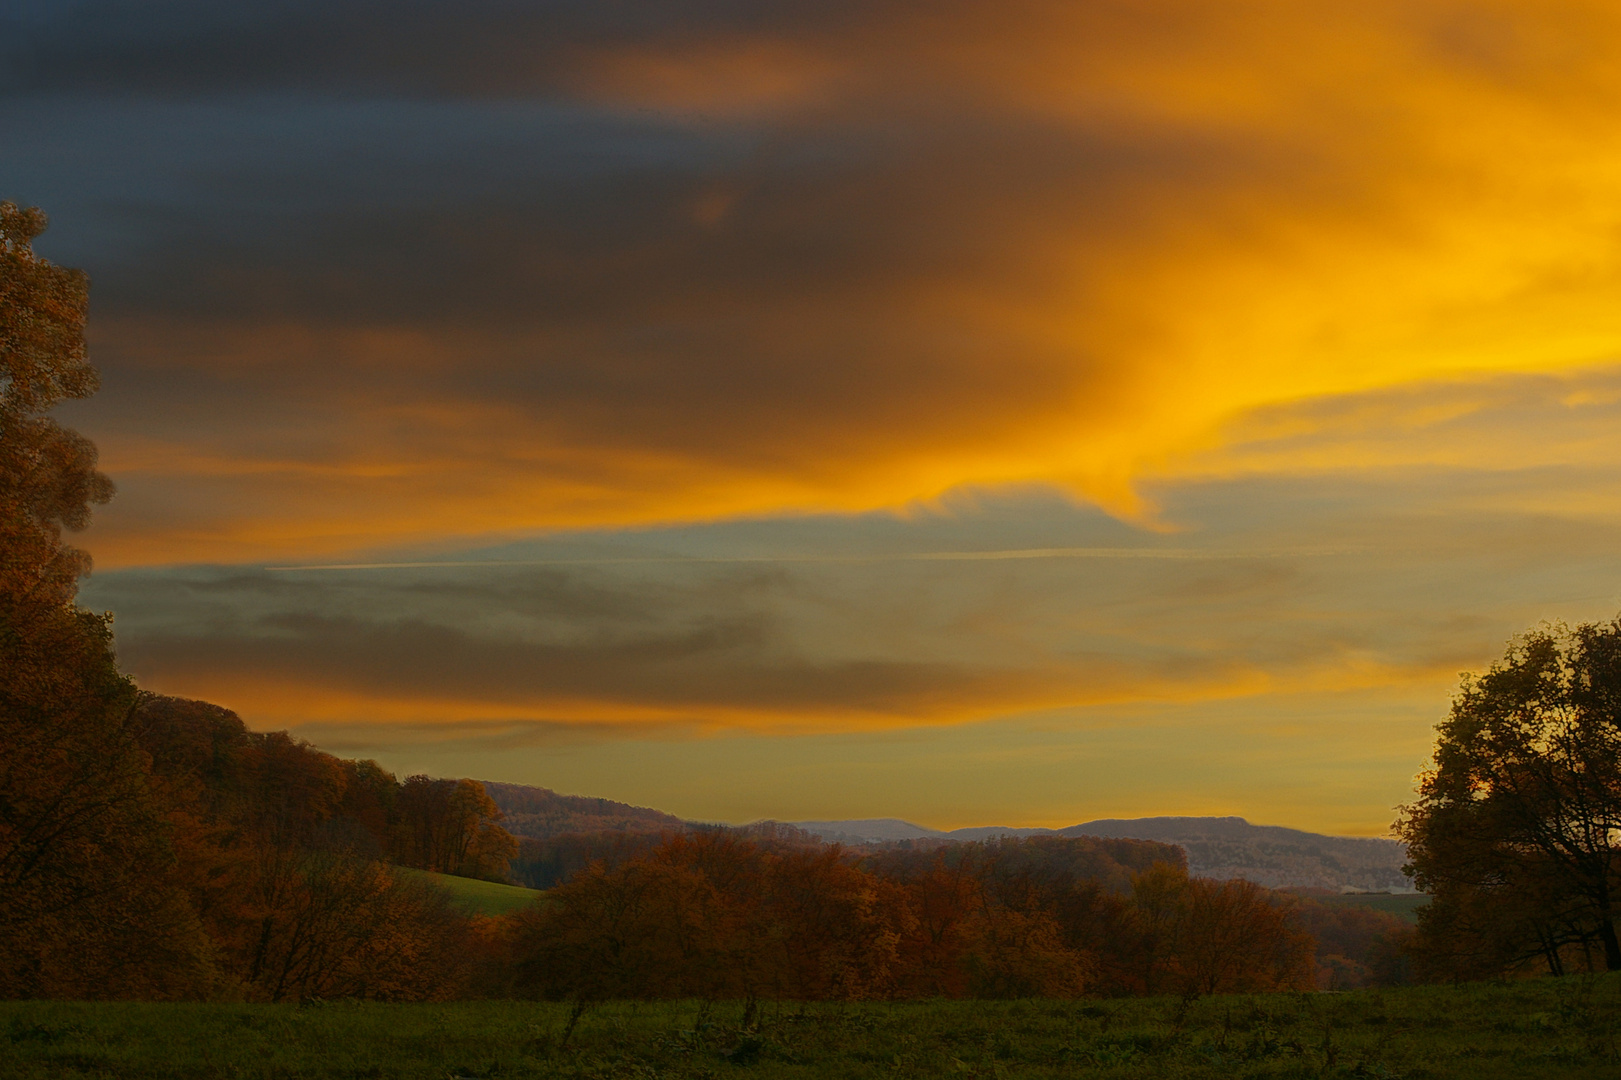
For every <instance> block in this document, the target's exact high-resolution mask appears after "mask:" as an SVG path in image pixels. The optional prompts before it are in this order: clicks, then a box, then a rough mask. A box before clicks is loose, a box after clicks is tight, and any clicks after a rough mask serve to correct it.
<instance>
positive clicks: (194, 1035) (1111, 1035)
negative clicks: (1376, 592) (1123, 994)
mask: <svg viewBox="0 0 1621 1080" xmlns="http://www.w3.org/2000/svg"><path fill="white" fill-rule="evenodd" d="M745 1012H746V1008H745V1006H744V1005H743V1004H742V1003H739V1002H721V1003H704V1002H695V1001H685V1002H655V1003H635V1002H617V1003H611V1004H603V1005H597V1006H594V1007H592V1008H590V1009H587V1010H586V1011H585V1012H584V1013H583V1014H582V1015H581V1016H580V1017H579V1018H578V1021H577V1023H576V1024H575V1026H574V1028H573V1031H572V1032H570V1031H569V1020H570V1014H571V1008H570V1006H569V1005H568V1004H566V1003H532V1002H511V1001H499V1002H497V1001H489V1002H461V1003H456V1004H445V1005H378V1004H361V1003H353V1002H329V1003H319V1002H317V1003H313V1004H306V1005H303V1006H292V1005H289V1006H271V1005H222V1004H206V1005H205V1004H151V1003H140V1004H137V1003H89V1002H8V1003H3V1004H0V1076H4V1077H6V1078H11V1077H21V1078H28V1080H35V1078H38V1080H45V1078H52V1080H56V1078H63V1077H66V1078H92V1077H94V1078H130V1080H137V1078H139V1080H147V1078H159V1077H162V1078H175V1080H181V1078H192V1077H197V1078H203V1077H208V1078H213V1077H221V1078H223V1077H232V1078H237V1077H242V1078H263V1080H294V1078H308V1080H317V1078H319V1080H328V1078H331V1080H337V1078H344V1080H355V1078H366V1077H402V1078H406V1077H409V1078H421V1080H454V1078H458V1077H466V1078H478V1080H495V1078H500V1080H505V1078H521V1077H570V1078H603V1080H606V1078H620V1077H623V1078H626V1080H634V1078H641V1080H653V1078H658V1077H667V1078H689V1077H690V1078H715V1077H762V1078H768V1077H782V1078H789V1077H792V1078H803V1080H811V1078H829V1080H832V1078H841V1080H842V1078H856V1077H875V1078H876V1077H883V1078H896V1077H964V1078H967V1077H984V1078H1001V1077H1043V1078H1044V1077H1074V1076H1084V1077H1118V1078H1122V1080H1124V1078H1128V1077H1129V1078H1143V1080H1148V1078H1162V1077H1169V1078H1181V1077H1188V1078H1192V1077H1212V1078H1214V1077H1222V1078H1228V1077H1280V1078H1281V1077H1301V1078H1305V1077H1310V1078H1322V1077H1366V1078H1381V1080H1396V1078H1403V1080H1423V1078H1442V1077H1448V1078H1450V1077H1457V1078H1467V1080H1495V1078H1504V1080H1507V1078H1525V1080H1533V1078H1534V1080H1546V1078H1548V1077H1560V1078H1566V1077H1569V1078H1581V1077H1595V1078H1597V1077H1605V1078H1613V1077H1615V1076H1617V1075H1621V1048H1618V1032H1621V977H1618V976H1614V975H1611V976H1602V977H1571V978H1565V979H1535V980H1522V981H1516V982H1509V983H1501V984H1474V985H1464V986H1456V987H1451V986H1428V987H1409V988H1402V989H1396V990H1369V991H1358V992H1355V993H1344V994H1264V995H1234V996H1225V997H1222V996H1216V997H1207V998H1200V999H1197V1000H1194V1001H1191V1002H1184V1001H1181V1000H1178V999H1175V998H1137V999H1120V1000H1081V1001H1006V1002H987V1001H927V1002H898V1003H895V1004H879V1003H869V1004H859V1005H849V1004H846V1005H839V1004H817V1005H798V1004H765V1005H763V1006H761V1007H760V1008H759V1009H758V1010H756V1011H755V1014H754V1015H753V1017H752V1018H749V1022H748V1023H747V1024H746V1025H745Z"/></svg>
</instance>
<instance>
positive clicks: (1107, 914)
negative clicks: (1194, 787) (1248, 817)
mask: <svg viewBox="0 0 1621 1080" xmlns="http://www.w3.org/2000/svg"><path fill="white" fill-rule="evenodd" d="M1106 843H1107V844H1110V845H1113V844H1119V843H1122V842H1120V841H1109V842H1106ZM1148 847H1149V848H1150V849H1152V848H1155V847H1158V845H1148ZM1101 850H1105V849H1100V847H1099V845H1098V843H1097V842H1095V841H1092V840H1090V839H1087V838H1057V837H1039V838H1032V839H1027V840H1004V841H999V842H993V843H988V844H961V845H953V846H952V847H950V848H941V849H937V850H935V851H933V852H930V853H926V854H924V855H921V856H920V855H915V854H909V855H908V856H906V857H904V858H899V857H894V856H893V855H892V854H889V855H886V857H884V858H881V859H873V860H862V859H860V857H859V856H858V855H855V854H853V853H848V852H845V851H844V850H843V849H841V848H839V847H837V846H832V847H809V848H807V847H803V846H799V845H797V844H791V845H787V846H771V845H766V844H757V843H752V842H750V841H747V840H743V839H740V838H738V837H735V836H728V835H725V834H720V833H716V834H699V835H689V836H673V837H667V838H666V839H665V840H664V842H663V843H662V844H661V845H660V846H659V847H658V848H656V849H654V850H652V851H651V852H649V853H647V854H646V855H644V856H642V857H640V858H636V859H633V860H631V861H629V862H627V863H625V864H623V865H621V866H619V867H615V868H610V867H608V866H606V865H603V864H595V865H593V866H592V867H590V868H589V869H588V870H587V871H585V872H584V873H583V874H581V875H579V876H577V877H575V878H574V879H572V880H571V881H569V882H568V883H566V884H564V885H562V886H560V887H558V888H557V889H554V890H552V892H551V893H549V894H548V902H547V903H546V904H545V905H541V906H538V907H535V908H531V909H528V910H526V911H524V912H522V913H520V914H519V915H518V916H516V918H515V926H514V930H513V942H514V960H515V963H516V965H517V968H516V974H515V980H514V986H515V988H516V989H517V990H518V992H520V993H527V994H534V995H537V996H541V997H551V998H561V997H573V998H576V999H579V1000H603V999H609V998H674V997H684V996H704V997H728V996H730V997H742V998H753V997H760V998H780V999H788V1000H797V1001H815V1000H832V999H861V998H870V997H890V998H914V997H932V996H949V997H965V996H973V997H981V998H1017V997H1037V996H1041V997H1075V996H1077V995H1079V994H1081V993H1083V992H1085V991H1089V990H1090V991H1094V992H1096V991H1101V992H1103V993H1110V994H1134V993H1135V994H1142V993H1155V992H1164V991H1166V990H1171V991H1174V992H1177V993H1181V994H1183V995H1185V996H1188V997H1195V996H1198V995H1201V994H1209V993H1218V992H1230V991H1236V990H1274V989H1286V988H1298V989H1305V988H1308V987H1310V986H1312V985H1313V983H1314V980H1315V978H1316V973H1315V970H1314V967H1313V963H1312V944H1313V942H1312V938H1311V936H1310V935H1309V934H1307V933H1305V932H1303V931H1301V930H1300V929H1299V928H1298V927H1297V926H1296V925H1295V922H1294V916H1295V911H1294V907H1295V905H1293V904H1292V903H1291V902H1288V901H1287V900H1286V899H1284V898H1279V897H1277V896H1275V895H1274V894H1271V893H1268V892H1267V891H1266V890H1263V889H1260V888H1259V887H1257V886H1254V885H1250V884H1248V883H1246V882H1212V881H1204V880H1200V879H1189V878H1188V876H1187V873H1186V871H1185V870H1184V869H1183V867H1182V866H1180V865H1178V864H1172V863H1163V862H1162V863H1155V864H1152V865H1150V866H1149V868H1148V869H1146V870H1144V871H1142V872H1141V873H1138V874H1135V875H1129V876H1126V878H1125V881H1124V882H1120V881H1118V880H1115V879H1114V878H1113V877H1112V876H1111V875H1110V874H1109V873H1108V872H1106V871H1107V867H1105V865H1104V861H1100V859H1103V856H1102V855H1100V851H1101ZM1108 850H1112V848H1111V849H1108ZM1106 861H1107V863H1108V865H1109V866H1113V867H1114V868H1116V869H1119V868H1120V866H1119V863H1118V862H1117V861H1115V860H1113V859H1112V858H1108V859H1107V860H1106ZM1100 872H1101V873H1103V875H1104V876H1102V877H1101V878H1095V877H1090V876H1086V875H1088V874H1090V873H1100ZM1120 885H1123V886H1124V888H1125V889H1126V890H1127V891H1126V892H1125V893H1124V894H1122V893H1120V892H1117V891H1115V889H1114V888H1112V887H1111V886H1120Z"/></svg>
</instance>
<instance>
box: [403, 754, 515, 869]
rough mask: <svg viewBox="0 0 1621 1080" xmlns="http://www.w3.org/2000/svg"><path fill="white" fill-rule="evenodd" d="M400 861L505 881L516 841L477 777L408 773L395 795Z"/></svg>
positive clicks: (407, 864) (424, 867)
mask: <svg viewBox="0 0 1621 1080" xmlns="http://www.w3.org/2000/svg"><path fill="white" fill-rule="evenodd" d="M393 803H394V808H395V820H394V825H393V828H394V837H393V844H392V849H391V850H392V853H393V855H394V859H395V861H396V862H398V863H400V864H401V865H403V866H414V867H417V868H418V869H422V870H433V871H437V872H439V873H444V874H455V875H457V876H459V877H471V878H484V879H486V880H489V881H504V880H506V876H507V863H508V861H509V860H511V858H512V857H513V856H514V855H516V854H517V853H518V843H517V841H516V840H515V839H514V838H513V837H512V835H511V834H510V833H508V832H507V831H506V830H505V829H503V828H501V826H499V825H497V824H496V822H497V821H499V820H500V819H501V817H502V813H501V810H500V808H499V807H497V806H496V805H495V802H494V801H493V800H491V798H490V797H489V795H488V794H487V793H486V792H485V791H484V785H483V784H480V783H479V782H478V781H477V780H435V779H433V778H432V777H428V776H420V775H418V776H410V777H407V778H406V780H405V783H404V784H403V785H402V786H401V787H400V789H399V792H398V793H397V794H396V795H395V796H394V799H393Z"/></svg>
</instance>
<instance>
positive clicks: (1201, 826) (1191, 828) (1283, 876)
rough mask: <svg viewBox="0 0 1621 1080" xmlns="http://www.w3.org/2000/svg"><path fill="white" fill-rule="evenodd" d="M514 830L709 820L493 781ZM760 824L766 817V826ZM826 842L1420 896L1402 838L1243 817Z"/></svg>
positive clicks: (875, 825)
mask: <svg viewBox="0 0 1621 1080" xmlns="http://www.w3.org/2000/svg"><path fill="white" fill-rule="evenodd" d="M484 787H485V790H486V791H487V792H488V793H489V795H490V797H491V798H492V799H493V800H494V801H495V803H496V805H497V806H499V807H500V808H501V809H502V811H503V812H504V813H505V814H506V819H505V821H504V822H503V824H504V825H505V826H506V828H507V829H508V830H509V831H510V832H512V833H513V834H514V835H516V836H519V837H524V838H529V839H532V840H549V839H552V838H557V837H563V836H568V835H580V834H601V833H619V834H624V835H625V836H627V837H629V836H635V835H649V834H658V833H664V832H672V831H681V830H685V829H689V828H694V827H698V826H701V825H704V824H706V823H703V822H694V821H686V820H683V819H682V818H679V817H676V816H675V815H674V814H668V813H665V812H664V811H661V810H654V809H652V808H650V807H642V806H633V805H631V804H629V803H622V802H616V801H614V800H612V799H601V798H594V797H591V796H584V795H560V794H558V793H557V792H555V791H552V790H551V789H549V788H542V787H534V786H531V785H527V784H507V783H499V782H496V781H485V782H484ZM756 824H759V823H756ZM782 824H786V825H791V826H793V827H794V828H797V829H803V830H804V831H805V832H807V833H810V834H812V835H814V836H816V837H818V838H820V839H821V840H822V841H823V842H824V843H838V844H845V845H847V846H851V847H866V846H873V845H887V844H896V843H906V842H908V841H914V840H924V841H931V842H939V843H952V842H972V841H984V840H993V839H997V838H999V837H1024V836H1097V837H1103V838H1105V839H1121V840H1156V841H1159V842H1161V843H1167V844H1175V845H1176V846H1178V847H1180V848H1181V849H1182V850H1183V851H1184V852H1185V853H1186V854H1187V857H1188V870H1189V872H1190V873H1193V874H1196V875H1198V876H1201V877H1210V878H1218V879H1232V878H1243V879H1245V880H1247V881H1253V882H1255V883H1256V884H1257V885H1265V886H1267V887H1268V888H1311V889H1328V890H1333V891H1341V890H1355V891H1364V892H1384V891H1390V892H1412V891H1413V889H1412V885H1411V883H1410V882H1409V880H1408V879H1407V877H1406V875H1404V874H1403V873H1402V870H1401V868H1402V864H1403V863H1405V862H1406V858H1407V852H1406V849H1405V848H1404V847H1403V846H1402V845H1401V844H1400V843H1399V842H1398V841H1395V840H1388V839H1383V838H1377V837H1360V836H1332V835H1328V834H1325V833H1314V832H1307V831H1306V830H1304V829H1294V828H1290V827H1288V826H1283V825H1253V824H1251V823H1250V822H1249V821H1248V820H1246V819H1244V818H1242V817H1236V816H1227V817H1183V816H1161V817H1146V818H1098V819H1096V820H1094V821H1084V822H1081V823H1079V824H1076V825H1069V826H1066V827H1064V828H1061V829H1047V828H1037V827H1027V826H1011V825H1006V826H1004V825H973V826H968V827H965V828H960V829H951V830H943V829H931V828H928V827H927V826H924V825H918V824H916V823H914V822H910V821H906V820H903V819H901V818H847V819H841V820H826V821H791V822H784V823H782Z"/></svg>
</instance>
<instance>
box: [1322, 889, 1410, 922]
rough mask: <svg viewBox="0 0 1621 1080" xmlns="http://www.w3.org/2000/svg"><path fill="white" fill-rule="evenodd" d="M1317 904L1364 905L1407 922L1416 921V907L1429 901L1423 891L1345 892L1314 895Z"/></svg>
mask: <svg viewBox="0 0 1621 1080" xmlns="http://www.w3.org/2000/svg"><path fill="white" fill-rule="evenodd" d="M1312 899H1313V900H1315V901H1317V903H1319V904H1342V905H1344V906H1346V907H1365V908H1372V909H1373V910H1375V911H1383V912H1385V913H1386V914H1388V915H1398V916H1400V917H1401V918H1403V919H1406V920H1407V921H1408V922H1412V923H1416V922H1418V909H1419V908H1421V907H1423V906H1424V905H1425V904H1427V903H1429V902H1430V898H1429V897H1428V896H1426V895H1424V894H1423V893H1390V894H1388V895H1387V894H1385V893H1347V894H1346V895H1344V896H1314V897H1312Z"/></svg>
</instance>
